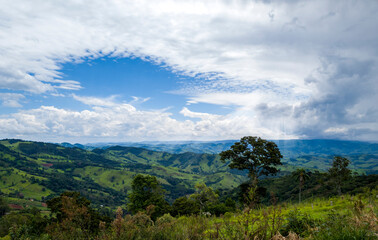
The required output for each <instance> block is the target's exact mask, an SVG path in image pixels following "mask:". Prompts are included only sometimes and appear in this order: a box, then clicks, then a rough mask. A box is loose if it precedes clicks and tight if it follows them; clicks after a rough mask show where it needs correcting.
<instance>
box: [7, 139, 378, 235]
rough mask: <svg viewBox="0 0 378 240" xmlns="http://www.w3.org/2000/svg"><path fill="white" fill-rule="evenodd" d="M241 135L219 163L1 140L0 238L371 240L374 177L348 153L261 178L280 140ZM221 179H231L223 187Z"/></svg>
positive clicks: (205, 157)
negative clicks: (321, 165)
mask: <svg viewBox="0 0 378 240" xmlns="http://www.w3.org/2000/svg"><path fill="white" fill-rule="evenodd" d="M243 140H245V143H246V145H245V147H243V146H242V145H243V144H244V143H243V144H240V145H238V144H235V147H234V148H231V149H230V150H235V151H234V153H236V150H238V151H239V152H237V153H236V154H235V155H233V154H234V153H232V152H228V154H221V157H222V159H224V160H226V161H228V162H225V163H222V162H221V161H220V159H221V157H219V156H215V155H209V154H192V153H186V154H177V155H174V154H168V153H163V152H153V151H148V150H145V149H138V148H125V147H112V148H108V149H93V150H92V151H87V150H83V149H79V148H71V149H68V150H67V148H65V147H62V146H59V145H55V144H47V143H34V142H25V141H20V140H3V141H0V143H1V144H0V164H1V168H0V176H1V179H0V187H1V192H0V213H1V215H0V239H1V238H3V239H31V240H32V239H109V240H110V239H299V238H304V239H376V238H377V236H378V235H377V234H378V229H377V224H376V223H377V200H378V199H377V194H378V189H377V186H378V184H377V183H378V175H374V174H371V175H364V174H358V173H356V172H355V173H353V174H351V170H350V169H349V167H350V164H349V161H350V160H348V159H346V158H344V157H338V156H336V157H334V160H333V164H332V165H331V160H330V161H329V162H330V165H329V171H327V172H321V171H317V170H313V169H301V168H299V169H295V168H291V170H293V171H292V173H290V174H281V175H278V177H274V178H272V177H267V176H266V175H270V173H277V171H278V169H277V168H276V166H278V165H279V162H280V161H281V157H280V155H281V154H280V153H279V150H278V148H277V146H276V145H275V144H274V143H273V144H271V143H269V142H268V141H265V140H262V139H259V138H252V137H248V138H244V139H242V140H241V142H243ZM35 144H36V145H35ZM29 145H30V146H29ZM236 146H237V147H236ZM35 149H37V150H35ZM254 154H256V155H254ZM230 156H236V157H235V158H232V157H230ZM272 156H273V157H272ZM271 157H272V158H271ZM234 160H235V161H234ZM243 161H244V162H243ZM228 163H230V166H234V167H235V168H236V169H246V171H248V172H252V173H250V174H249V176H250V179H249V180H248V178H247V173H246V172H245V171H244V172H243V171H240V173H239V172H237V171H234V170H232V169H227V165H228ZM270 163H272V164H271V165H270ZM232 164H234V165H232ZM243 164H244V165H243ZM244 167H246V168H244ZM281 169H282V170H283V171H282V172H284V173H285V172H286V171H288V170H289V169H290V168H288V166H287V165H286V166H285V165H283V168H282V167H281ZM141 173H143V174H141ZM236 179H238V180H237V181H236ZM257 179H259V181H258V187H257V185H252V187H251V180H252V181H255V182H256V183H257ZM340 179H341V180H340ZM224 181H231V182H232V184H231V185H228V188H224V187H223V188H222V187H219V186H226V185H222V182H224ZM215 186H217V188H215ZM67 190H69V191H67ZM340 192H341V193H344V195H339V194H340ZM298 196H299V197H298ZM256 198H258V199H259V201H256ZM250 203H253V204H250Z"/></svg>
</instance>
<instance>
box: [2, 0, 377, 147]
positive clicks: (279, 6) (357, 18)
mask: <svg viewBox="0 0 378 240" xmlns="http://www.w3.org/2000/svg"><path fill="white" fill-rule="evenodd" d="M0 4H1V6H2V7H1V8H0V138H19V139H27V140H36V141H49V142H63V141H68V142H72V143H75V142H79V143H92V142H123V141H132V142H136V141H176V140H180V141H182V140H201V141H214V140H226V139H239V138H240V137H243V136H259V137H262V138H266V139H342V140H359V141H372V142H377V141H378V121H377V119H378V94H377V93H378V77H377V76H378V30H377V25H378V1H376V0H364V1H356V0H355V1H349V0H340V1H337V0H328V1H326V0H308V1H296V0H286V1H285V0H282V1H278V0H277V1H276V0H271V1H268V0H266V1H262V0H259V1H257V0H256V1H252V0H251V1H246V0H240V1H220V0H219V1H203V0H198V1H196V0H190V1H188V0H185V1H184V0H183V1H179V0H177V1H172V0H160V1H144V0H138V1H132V0H130V1H128V0H123V1H121V0H110V1H100V0H76V1H73V0H64V1H63V0H57V1H44V0H13V1H7V0H0Z"/></svg>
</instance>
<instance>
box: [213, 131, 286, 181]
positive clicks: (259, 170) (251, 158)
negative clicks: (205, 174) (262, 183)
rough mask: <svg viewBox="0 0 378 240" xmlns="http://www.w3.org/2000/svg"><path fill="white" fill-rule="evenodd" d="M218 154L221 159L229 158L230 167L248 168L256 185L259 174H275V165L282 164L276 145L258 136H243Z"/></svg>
mask: <svg viewBox="0 0 378 240" xmlns="http://www.w3.org/2000/svg"><path fill="white" fill-rule="evenodd" d="M220 156H221V160H222V161H226V160H231V163H230V164H229V167H230V168H231V169H238V170H248V172H249V177H250V179H251V180H252V181H253V182H255V183H254V185H257V180H258V178H259V177H260V176H262V175H266V176H268V175H270V174H276V173H277V172H278V169H277V168H276V166H277V165H282V163H281V158H282V155H281V153H280V150H279V149H278V147H277V145H276V144H275V143H274V142H271V141H267V140H264V139H261V138H259V137H243V138H242V139H240V142H236V143H235V144H234V145H232V146H231V149H230V150H227V151H223V152H221V153H220Z"/></svg>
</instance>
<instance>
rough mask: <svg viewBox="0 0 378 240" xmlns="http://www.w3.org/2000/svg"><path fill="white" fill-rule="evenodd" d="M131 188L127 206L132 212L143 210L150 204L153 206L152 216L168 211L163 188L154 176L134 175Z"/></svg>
mask: <svg viewBox="0 0 378 240" xmlns="http://www.w3.org/2000/svg"><path fill="white" fill-rule="evenodd" d="M131 188H132V193H131V194H130V195H129V201H130V202H129V204H128V208H129V210H130V211H131V212H132V213H137V212H139V211H144V210H146V208H147V207H148V206H151V205H153V206H154V207H155V208H154V212H153V214H152V218H156V217H158V216H161V215H163V214H164V213H166V212H169V204H168V202H167V201H166V200H165V199H164V190H163V189H162V188H161V186H160V183H159V182H158V180H157V178H156V177H155V176H150V175H142V174H138V175H136V176H135V177H134V179H133V182H132V183H131Z"/></svg>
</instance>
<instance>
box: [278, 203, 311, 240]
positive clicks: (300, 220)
mask: <svg viewBox="0 0 378 240" xmlns="http://www.w3.org/2000/svg"><path fill="white" fill-rule="evenodd" d="M315 226H316V221H315V220H313V219H311V218H310V217H309V216H308V215H307V214H304V213H301V212H300V211H299V210H298V209H295V210H294V211H290V212H289V213H288V215H287V216H286V222H285V224H284V225H283V226H282V228H281V229H280V232H281V234H282V235H283V236H287V235H289V233H290V232H295V233H296V234H298V235H299V236H300V237H307V236H309V235H310V233H311V228H313V227H315Z"/></svg>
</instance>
